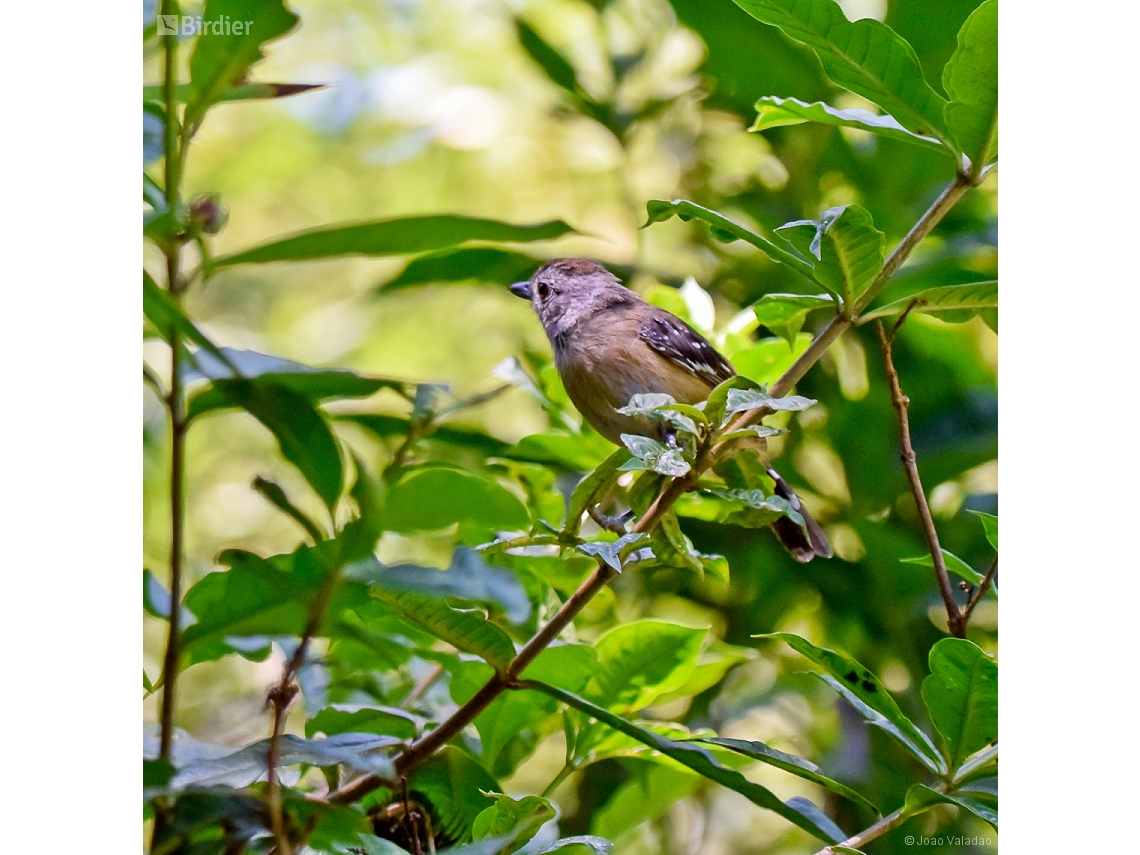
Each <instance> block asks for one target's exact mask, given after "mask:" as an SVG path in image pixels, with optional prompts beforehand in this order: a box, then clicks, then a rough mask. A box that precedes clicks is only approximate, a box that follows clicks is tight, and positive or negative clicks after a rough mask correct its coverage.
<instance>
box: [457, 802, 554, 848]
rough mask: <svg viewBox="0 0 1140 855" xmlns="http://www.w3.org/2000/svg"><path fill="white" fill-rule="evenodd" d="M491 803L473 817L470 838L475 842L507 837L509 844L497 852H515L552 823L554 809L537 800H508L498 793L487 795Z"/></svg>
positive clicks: (550, 805) (548, 804)
mask: <svg viewBox="0 0 1140 855" xmlns="http://www.w3.org/2000/svg"><path fill="white" fill-rule="evenodd" d="M489 798H491V799H492V800H493V801H494V804H492V805H491V806H490V807H489V808H487V809H486V810H484V811H483V812H482V813H480V814H479V815H478V816H477V817H475V824H474V826H473V827H472V836H473V837H474V839H475V840H483V839H484V838H487V837H507V838H508V840H509V843H508V844H507V845H506V846H504V847H503V848H502V849H500V850H499V851H500V852H503V853H510V852H516V851H518V850H519V849H520V848H522V847H523V846H525V845H526V844H527V843H528V842H530V840H531V838H533V837H534V836H535V835H536V834H538V830H539V829H540V828H542V826H544V825H545V824H546V823H547V822H548V821H549V820H552V819H554V815H555V814H554V806H553V805H552V804H550V802H548V801H547V800H546V799H544V798H541V797H540V796H524V797H523V798H521V799H512V798H511V797H510V796H505V795H503V794H501V793H491V794H490V796H489Z"/></svg>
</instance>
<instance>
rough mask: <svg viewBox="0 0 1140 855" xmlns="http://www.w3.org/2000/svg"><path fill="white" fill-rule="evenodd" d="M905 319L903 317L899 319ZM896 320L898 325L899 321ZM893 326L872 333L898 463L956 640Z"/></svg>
mask: <svg viewBox="0 0 1140 855" xmlns="http://www.w3.org/2000/svg"><path fill="white" fill-rule="evenodd" d="M903 319H905V314H904V316H903ZM903 319H900V322H901V320H903ZM897 329H898V324H896V325H895V327H894V330H892V332H891V335H889V336H888V335H887V331H886V329H885V328H884V327H883V322H882V321H875V331H876V333H878V336H879V347H880V348H881V349H882V351H883V367H884V370H885V371H886V374H887V383H888V384H889V385H890V389H891V403H892V404H893V405H894V408H895V412H897V413H898V422H899V437H900V442H901V444H902V455H901V457H902V462H903V468H905V469H906V479H907V482H908V483H909V484H910V492H911V495H913V496H914V504H915V507H916V508H918V516H919V519H920V520H921V521H922V533H923V535H924V536H925V537H926V546H927V548H928V549H929V550H930V558H931V560H932V561H933V562H934V574H935V576H936V577H937V579H938V590H939V591H940V592H941V593H942V601H943V603H944V604H945V606H946V622H947V624H948V626H949V627H950V632H951V634H953V635H955V636H957V637H958V638H965V637H966V625H965V622H964V621H963V620H962V613H961V612H960V611H958V604H957V603H955V602H954V589H953V587H951V585H950V574H949V572H948V571H947V570H946V559H945V558H944V557H943V555H942V546H941V545H940V544H939V542H938V530H937V529H936V528H935V527H934V518H933V517H932V516H931V515H930V505H929V504H928V503H927V501H926V493H925V491H924V490H923V489H922V479H921V478H920V477H919V475H918V458H917V456H916V455H915V453H914V446H913V445H912V444H911V441H910V419H909V417H908V416H907V405H908V404H910V398H908V397H907V396H906V395H904V394H903V391H902V387H901V386H900V385H899V375H898V372H897V371H895V364H894V360H893V358H892V356H891V345H892V343H893V339H894V332H895V331H896V330H897Z"/></svg>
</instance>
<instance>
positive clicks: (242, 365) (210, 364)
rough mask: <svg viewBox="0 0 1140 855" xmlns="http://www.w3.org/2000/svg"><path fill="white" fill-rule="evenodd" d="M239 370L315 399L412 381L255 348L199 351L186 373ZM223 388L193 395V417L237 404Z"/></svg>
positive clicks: (211, 376)
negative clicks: (307, 361)
mask: <svg viewBox="0 0 1140 855" xmlns="http://www.w3.org/2000/svg"><path fill="white" fill-rule="evenodd" d="M235 370H236V371H237V372H238V374H240V375H241V376H242V377H244V378H245V379H247V380H252V381H256V382H258V383H269V384H274V385H277V386H284V387H285V388H288V389H291V390H292V391H294V392H297V393H298V394H300V395H304V396H305V397H306V398H308V399H309V400H311V401H326V400H330V399H334V398H366V397H368V396H369V395H372V394H375V393H376V392H378V391H380V390H381V389H392V390H394V391H397V392H404V391H407V389H408V387H409V385H410V384H408V383H403V382H401V381H399V380H389V379H386V378H383V377H365V376H363V375H361V374H357V373H355V372H353V371H347V370H344V369H339V368H316V367H314V366H312V365H304V364H302V363H300V362H294V361H292V360H291V359H285V358H283V357H280V356H272V355H270V354H267V353H258V352H257V351H253V350H235V349H233V348H230V347H223V348H221V349H220V353H218V354H214V353H212V352H205V353H203V352H198V353H195V354H194V359H193V363H192V364H188V365H187V366H186V370H185V373H184V374H183V377H184V379H185V380H186V381H188V382H189V381H193V380H201V379H208V380H227V379H232V378H233V377H234V371H235ZM233 406H236V404H235V403H234V402H233V401H231V400H230V399H229V398H228V397H227V396H226V395H225V394H224V393H223V392H222V391H221V390H219V389H217V388H216V387H214V386H207V387H205V388H204V389H202V390H201V391H199V392H198V393H196V394H195V395H194V396H193V397H192V398H191V399H190V406H189V411H188V412H189V416H190V417H191V418H193V417H195V416H198V415H201V414H202V413H207V412H210V411H211V410H216V409H224V408H226V407H233Z"/></svg>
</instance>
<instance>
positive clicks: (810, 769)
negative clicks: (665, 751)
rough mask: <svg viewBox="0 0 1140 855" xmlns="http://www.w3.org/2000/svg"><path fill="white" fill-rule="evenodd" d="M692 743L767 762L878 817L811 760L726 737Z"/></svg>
mask: <svg viewBox="0 0 1140 855" xmlns="http://www.w3.org/2000/svg"><path fill="white" fill-rule="evenodd" d="M694 741H696V742H708V743H711V744H713V745H719V746H721V747H722V748H727V749H729V750H730V751H735V752H736V753H737V754H743V755H744V756H745V757H750V758H752V759H753V760H759V761H760V762H761V763H767V764H768V765H769V766H775V767H776V768H777V769H783V770H784V771H785V772H791V773H792V774H793V775H795V776H796V777H798V778H803V779H804V780H805V781H811V782H812V783H815V784H819V785H820V786H821V787H824V788H825V789H828V790H831V791H832V792H833V793H838V794H839V795H841V796H843V797H844V798H845V799H850V800H851V801H853V802H855V803H856V804H858V805H861V806H863V807H865V808H866V809H867V810H869V811H871V812H872V813H874V814H875V815H879V813H880V812H879V809H878V808H876V807H875V806H874V805H873V804H871V803H870V802H869V801H867V800H866V799H865V798H863V797H862V796H861V795H859V794H858V793H857V792H855V791H854V790H852V789H851V788H850V787H847V786H844V785H843V784H841V783H839V782H838V781H835V780H832V779H831V778H829V777H827V776H826V775H824V774H822V773H821V772H820V771H819V767H818V766H816V765H815V764H814V763H812V762H811V761H810V760H805V759H804V758H803V757H797V756H795V755H794V754H786V753H784V752H783V751H777V750H776V749H775V748H769V747H768V746H767V745H765V744H764V743H763V742H754V741H750V740H746V739H730V738H728V737H723V736H718V737H715V738H711V739H709V738H706V739H698V740H694Z"/></svg>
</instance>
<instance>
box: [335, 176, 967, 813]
mask: <svg viewBox="0 0 1140 855" xmlns="http://www.w3.org/2000/svg"><path fill="white" fill-rule="evenodd" d="M969 188H970V180H969V178H967V177H965V176H962V175H958V176H957V177H955V179H954V181H953V182H952V183H951V184H950V185H949V186H948V187H947V188H946V190H944V191H943V192H942V194H941V195H940V196H939V197H938V199H936V200H935V202H934V203H933V204H932V205H931V207H930V208H929V209H928V210H927V211H926V213H925V214H923V215H922V217H921V218H920V219H919V221H918V222H917V223H915V225H914V227H913V228H912V229H911V230H910V231H909V232H908V233H907V235H906V237H904V238H903V240H902V241H901V242H900V243H899V245H898V246H897V247H895V249H894V251H893V252H892V253H891V255H890V256H889V257H888V258H887V261H886V263H885V264H884V265H883V269H882V270H881V271H880V272H879V275H878V276H877V277H876V278H875V281H874V282H872V283H871V285H870V287H869V288H868V289H867V292H866V293H865V294H864V295H863V296H862V297H861V298H860V299H859V301H858V303H857V304H856V305H855V306H854V307H852V309H853V310H854V312H853V313H852V312H851V310H850V309H849V310H848V312H847V313H845V314H836V315H835V316H834V317H833V318H832V319H831V322H830V323H829V324H828V325H827V326H826V327H825V328H824V330H823V331H822V332H821V333H820V334H819V336H817V337H816V339H815V340H814V341H812V343H811V344H810V345H809V346H808V348H807V350H806V351H804V353H803V354H802V355H801V356H800V358H799V359H798V360H796V362H795V363H794V364H793V365H792V366H791V367H790V368H789V369H788V370H787V371H786V372H785V373H784V375H783V376H782V377H781V378H780V379H779V380H777V381H776V382H775V383H774V384H773V385H772V387H771V389H770V390H769V394H770V395H772V396H773V397H779V396H782V395H785V394H787V392H788V391H790V390H791V388H792V387H793V386H795V384H796V383H797V382H799V380H800V379H801V378H802V377H803V376H804V375H805V374H806V373H807V371H808V369H810V368H811V367H812V366H813V365H814V364H815V363H816V362H817V361H819V358H820V357H821V356H822V355H823V354H824V352H825V351H826V350H827V349H828V347H830V346H831V344H832V343H833V342H834V341H835V340H836V339H838V338H839V336H840V335H842V334H843V332H844V331H845V330H846V329H847V328H848V327H850V326H851V324H852V318H853V317H854V316H855V315H857V314H858V312H861V311H863V309H865V308H866V307H867V305H869V304H870V302H871V300H873V299H874V298H875V297H876V296H877V295H878V293H879V292H880V291H882V289H883V287H884V286H885V285H886V284H887V281H888V280H889V279H890V278H891V276H892V275H894V273H895V271H897V270H898V269H899V267H901V266H902V264H903V262H904V261H906V259H907V258H908V257H909V256H910V254H911V252H913V251H914V248H915V247H916V246H918V244H919V243H921V242H922V240H923V238H925V237H926V236H927V235H928V234H930V232H931V230H932V229H933V228H934V227H935V226H936V225H937V224H938V223H939V221H941V219H942V218H943V217H944V216H945V215H946V213H947V212H948V211H949V210H950V209H951V208H952V207H954V204H955V203H956V202H957V201H958V200H959V199H960V198H962V196H963V195H964V194H965V193H966V191H967V190H968V189H969ZM848 315H850V316H848ZM766 412H767V411H766V410H765V409H764V408H759V409H756V410H751V411H748V412H745V413H741V414H740V416H739V417H737V419H736V420H735V421H733V422H732V424H730V425H729V426H728V427H727V428H725V429H724V431H723V432H722V435H723V434H727V433H731V432H732V431H735V430H740V429H742V428H744V427H746V426H747V425H749V424H751V423H754V422H757V421H759V420H760V419H761V418H762V417H763V416H764V415H765V414H766ZM725 446H726V442H725V441H724V440H720V441H718V442H716V443H714V444H712V445H711V447H706V448H705V449H702V451H701V452H700V453H699V454H698V455H697V459H696V460H695V461H694V463H693V468H692V469H691V470H690V471H689V472H688V473H687V474H686V475H683V476H681V477H679V478H674V479H673V480H672V481H670V482H669V483H668V484H667V485H666V487H665V489H664V490H663V491H662V492H661V493H660V494H659V495H658V496H657V498H656V499H655V500H654V502H653V504H652V505H650V506H649V508H648V510H646V512H645V513H644V514H643V515H642V517H641V519H640V520H638V521H637V523H636V524H635V525H634V526H633V527H632V529H631V531H632V532H645V533H648V532H650V531H652V530H653V529H654V528H655V527H656V526H657V524H658V523H660V521H661V519H662V517H664V516H665V515H666V514H667V513H668V512H669V510H670V509H671V508H672V507H673V505H674V503H675V502H676V501H677V499H678V498H680V497H681V496H682V495H683V494H684V493H685V492H687V491H688V490H691V489H692V488H693V487H694V486H696V483H697V478H698V477H699V476H700V474H701V473H702V472H704V471H705V470H706V469H708V468H709V467H711V466H712V465H713V464H714V463H716V461H717V459H718V458H719V456H720V454H722V453H723V451H724V450H725ZM616 575H617V571H616V570H614V569H613V568H611V567H610V566H609V565H607V564H605V563H604V562H602V561H599V562H598V566H597V567H596V568H595V569H594V572H593V573H591V574H590V576H589V577H588V578H587V579H586V581H584V582H583V583H582V584H581V586H580V587H579V588H578V590H577V591H575V592H574V593H573V594H572V595H571V596H570V598H569V599H568V600H567V601H566V602H565V603H563V604H562V607H561V608H559V609H558V611H557V612H555V614H554V615H553V617H551V619H550V620H549V621H548V622H547V623H546V624H545V625H544V626H543V627H542V628H541V629H539V631H538V632H537V633H536V634H535V635H534V637H533V638H531V640H530V641H528V642H527V643H526V644H525V645H523V647H522V649H520V650H519V652H518V653H517V654H516V655H515V658H514V659H512V660H511V662H510V664H508V665H507V667H506V669H505V670H503V671H502V672H497V673H496V674H495V675H494V676H492V677H491V679H490V680H488V681H487V682H486V683H485V684H484V685H483V687H482V688H481V689H479V691H478V692H476V693H475V694H474V695H473V696H472V697H471V699H470V700H468V701H467V703H465V704H464V705H463V706H461V707H460V708H459V709H458V710H456V711H455V712H454V713H452V714H451V715H450V716H449V717H448V718H447V719H445V720H444V721H443V722H441V723H440V725H439V727H437V728H436V729H435V730H433V731H431V732H430V733H428V734H425V735H424V736H423V737H422V738H421V739H420V740H419V741H417V742H414V743H412V744H411V745H410V746H408V748H407V749H406V750H405V751H404V753H403V754H402V755H400V756H399V757H398V758H396V775H397V776H400V775H406V774H407V773H408V772H409V771H410V770H411V769H413V768H415V767H416V766H417V765H418V764H419V763H421V762H423V761H424V760H426V759H427V758H428V757H430V756H431V755H432V754H434V753H435V752H436V751H438V750H439V749H441V748H442V747H443V746H445V745H446V744H447V743H448V742H450V741H451V740H452V739H453V738H455V737H456V736H458V735H459V733H460V732H461V731H462V730H463V729H464V728H465V727H467V725H469V724H470V723H471V722H472V721H474V720H475V718H476V717H477V716H478V715H479V714H480V713H481V712H483V710H485V709H486V708H487V707H488V706H489V705H490V704H491V702H492V701H494V700H495V698H497V697H498V696H499V695H501V694H502V693H503V692H505V691H506V690H507V689H509V688H511V687H512V686H515V685H517V684H518V681H519V679H520V678H521V677H522V674H523V672H524V671H525V670H526V668H527V666H528V665H530V664H531V663H532V662H533V661H534V660H535V658H536V657H537V656H538V655H539V654H540V653H541V652H542V651H543V650H545V649H546V648H547V647H548V646H549V645H550V644H551V642H553V641H554V640H555V639H556V638H558V636H559V635H560V634H561V633H562V630H564V629H565V628H566V627H567V626H569V624H570V622H571V621H573V620H574V618H575V617H576V616H577V615H578V613H579V612H580V611H581V610H582V609H583V608H584V607H585V606H586V604H587V603H588V602H590V600H591V599H593V597H594V596H595V595H596V594H597V593H598V592H599V591H600V590H601V589H602V588H604V587H605V586H606V585H607V584H608V583H609V582H610V580H611V579H613V578H614V577H615V576H616ZM383 784H384V781H383V780H381V779H380V778H378V777H377V776H375V775H368V776H366V777H364V778H360V779H358V780H356V781H354V782H352V783H351V784H349V785H347V786H345V787H343V788H341V789H339V790H337V791H336V792H334V793H332V794H331V795H330V796H329V801H331V802H333V803H335V804H350V803H352V802H355V801H358V800H359V799H361V798H363V797H364V796H366V795H367V794H368V793H370V792H372V791H373V790H375V789H377V788H378V787H380V786H382V785H383Z"/></svg>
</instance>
